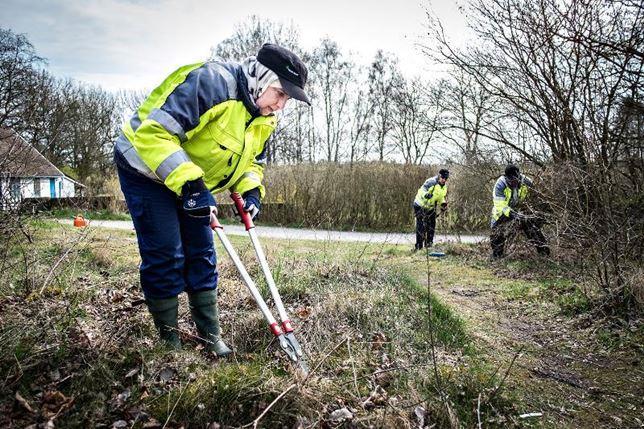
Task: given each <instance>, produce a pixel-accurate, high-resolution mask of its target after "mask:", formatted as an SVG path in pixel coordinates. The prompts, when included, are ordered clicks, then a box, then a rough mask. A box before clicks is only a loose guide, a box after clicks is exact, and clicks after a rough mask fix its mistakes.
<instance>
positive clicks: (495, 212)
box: [492, 175, 532, 225]
mask: <svg viewBox="0 0 644 429" xmlns="http://www.w3.org/2000/svg"><path fill="white" fill-rule="evenodd" d="M528 187H532V180H531V179H530V178H529V177H526V176H523V175H521V176H520V178H519V186H518V187H516V188H511V187H510V185H509V184H508V180H507V178H506V177H505V176H501V177H499V178H498V179H497V181H496V183H495V185H494V189H493V190H492V200H493V203H494V204H493V206H492V225H494V223H496V221H498V220H499V219H500V218H501V217H502V216H505V217H510V211H511V210H512V209H515V208H517V207H518V206H519V205H521V203H523V201H525V199H526V197H527V196H528Z"/></svg>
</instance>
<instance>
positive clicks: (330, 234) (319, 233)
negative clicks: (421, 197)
mask: <svg viewBox="0 0 644 429" xmlns="http://www.w3.org/2000/svg"><path fill="white" fill-rule="evenodd" d="M59 221H60V222H61V223H64V224H69V225H71V224H72V221H71V220H66V219H60V220H59ZM90 226H95V227H101V228H113V229H128V230H131V229H133V228H134V227H133V226H132V222H131V221H125V220H94V221H91V222H90ZM224 231H225V232H226V234H230V235H245V234H246V231H245V229H244V227H243V226H242V225H224ZM257 235H258V236H259V237H267V238H281V239H286V240H329V241H354V242H370V243H388V244H407V245H413V244H414V242H415V240H416V239H415V235H414V234H405V233H397V232H392V233H382V232H353V231H327V230H323V229H300V228H282V227H275V226H262V225H259V226H257ZM486 239H487V237H486V236H484V235H456V234H436V236H435V238H434V241H435V242H436V243H446V242H452V243H454V242H455V243H458V242H461V243H468V244H473V243H480V242H481V241H483V240H486Z"/></svg>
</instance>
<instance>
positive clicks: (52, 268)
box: [38, 232, 87, 295]
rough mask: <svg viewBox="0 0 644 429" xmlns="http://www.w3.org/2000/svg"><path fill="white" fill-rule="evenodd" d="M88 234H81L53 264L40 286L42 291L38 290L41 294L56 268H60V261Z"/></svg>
mask: <svg viewBox="0 0 644 429" xmlns="http://www.w3.org/2000/svg"><path fill="white" fill-rule="evenodd" d="M86 236H87V233H86V232H85V233H84V234H83V235H81V236H80V237H79V238H78V240H76V241H75V242H74V243H73V244H72V245H71V246H69V249H67V250H66V251H65V253H63V256H61V257H60V258H58V260H57V261H56V263H55V264H54V266H53V267H51V270H49V273H48V274H47V277H45V281H44V282H43V284H42V287H41V288H40V292H38V293H39V294H40V295H42V293H43V291H44V290H45V288H46V287H47V285H48V284H49V279H51V276H52V275H53V274H54V271H56V268H58V266H59V265H60V263H61V262H63V260H65V258H66V257H67V255H68V254H69V252H71V251H72V250H73V249H74V247H76V245H78V243H80V242H81V241H83V240H84V239H85V238H86Z"/></svg>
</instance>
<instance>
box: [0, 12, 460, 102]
mask: <svg viewBox="0 0 644 429" xmlns="http://www.w3.org/2000/svg"><path fill="white" fill-rule="evenodd" d="M450 5H452V2H451V1H449V0H445V1H441V2H436V9H437V12H439V15H440V14H443V15H444V16H445V17H446V18H447V19H448V20H449V19H452V18H453V16H454V14H455V6H450ZM0 10H2V11H3V13H2V15H1V16H0V26H2V27H5V28H10V29H12V30H13V31H15V32H18V33H27V35H28V37H29V39H30V40H31V41H32V43H33V44H34V45H35V47H36V50H37V51H38V52H39V53H40V54H41V55H42V56H44V57H46V58H48V59H49V69H50V70H51V71H52V72H53V73H54V74H56V75H58V76H68V77H73V78H76V79H79V80H85V81H88V82H90V83H93V84H99V85H102V86H103V87H105V88H109V89H116V88H122V87H123V88H138V89H140V88H144V87H146V88H151V87H153V86H155V85H156V84H158V83H159V82H161V80H162V79H163V78H164V77H165V76H166V75H167V74H169V73H170V72H171V71H172V70H174V69H176V68H177V67H178V66H180V65H183V64H189V63H192V62H195V61H200V60H203V59H205V58H206V57H207V56H208V54H209V52H210V47H212V46H214V45H216V44H217V43H218V42H219V41H221V40H222V39H224V38H226V37H228V36H229V35H230V34H231V33H232V31H233V27H234V25H235V24H236V23H238V22H240V21H241V20H243V19H244V18H245V17H247V16H249V15H251V14H257V15H259V16H265V17H266V18H267V19H271V20H273V21H282V22H288V21H290V20H292V21H293V23H294V24H295V25H296V26H298V27H299V28H300V30H301V35H302V41H301V42H302V45H303V46H304V47H305V48H309V49H310V48H312V47H314V46H315V45H316V44H317V43H318V42H319V40H320V39H321V38H322V37H324V36H327V35H328V36H329V37H330V38H332V39H333V40H335V41H337V42H338V44H339V45H340V47H341V48H342V49H343V50H344V51H345V52H348V51H353V52H355V53H356V54H357V55H358V58H359V61H360V62H363V63H366V62H367V61H369V59H370V58H371V57H372V56H373V55H374V54H375V52H376V50H377V49H379V48H381V49H384V50H386V51H391V52H394V53H396V54H397V55H398V56H399V57H400V60H401V66H402V67H403V69H405V70H407V71H408V72H409V73H412V74H417V73H416V71H418V72H420V71H421V70H422V69H423V68H425V59H424V58H423V57H422V56H421V55H420V54H418V52H417V51H416V49H415V47H414V45H415V43H416V42H418V40H419V37H420V35H421V34H422V32H423V23H424V22H425V15H424V7H423V6H422V5H421V3H420V2H419V1H418V0H398V1H396V2H395V3H393V4H390V5H388V6H384V5H382V6H381V5H380V4H379V3H378V2H372V1H366V0H362V1H348V0H328V1H323V2H322V1H316V2H310V3H306V2H302V1H295V0H280V1H279V2H267V1H261V2H260V1H257V0H244V1H243V2H230V1H228V2H213V1H210V2H207V1H198V0H184V1H174V0H166V1H163V0H160V1H155V2H149V1H146V2H143V1H137V0H134V1H126V0H76V1H72V0H67V1H65V0H41V1H36V0H0ZM455 22H456V21H455ZM459 26H460V27H462V24H460V23H458V22H456V24H454V23H452V24H451V25H450V29H453V30H455V31H458V28H459Z"/></svg>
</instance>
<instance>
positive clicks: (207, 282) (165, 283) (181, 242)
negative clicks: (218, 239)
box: [117, 162, 218, 299]
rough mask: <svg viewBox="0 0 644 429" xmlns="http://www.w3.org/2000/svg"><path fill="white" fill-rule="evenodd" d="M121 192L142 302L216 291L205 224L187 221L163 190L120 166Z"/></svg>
mask: <svg viewBox="0 0 644 429" xmlns="http://www.w3.org/2000/svg"><path fill="white" fill-rule="evenodd" d="M117 170H118V175H119V180H120V182H121V190H122V191H123V195H125V201H126V203H127V207H128V209H129V211H130V215H131V216H132V221H133V222H134V229H136V238H137V240H138V243H139V253H140V254H141V266H140V275H141V287H142V288H143V293H144V295H145V296H146V297H147V298H157V299H158V298H170V297H173V296H177V295H178V294H179V293H181V292H183V291H186V292H196V291H202V290H208V289H215V288H216V287H217V278H218V273H217V257H216V255H215V248H214V246H213V234H212V229H211V228H210V225H209V224H210V221H209V219H207V218H205V219H198V218H193V217H190V216H188V215H187V214H186V213H185V212H184V211H183V209H182V208H181V202H180V199H179V198H178V197H177V195H176V194H175V193H174V192H172V191H171V190H170V189H168V188H167V187H166V186H164V185H162V184H160V183H156V182H154V181H152V180H150V179H148V178H147V177H145V176H142V175H140V174H137V173H136V172H133V171H131V170H129V169H127V168H124V167H122V166H121V165H119V163H118V162H117Z"/></svg>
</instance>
